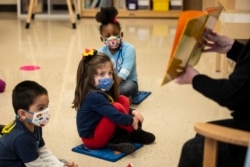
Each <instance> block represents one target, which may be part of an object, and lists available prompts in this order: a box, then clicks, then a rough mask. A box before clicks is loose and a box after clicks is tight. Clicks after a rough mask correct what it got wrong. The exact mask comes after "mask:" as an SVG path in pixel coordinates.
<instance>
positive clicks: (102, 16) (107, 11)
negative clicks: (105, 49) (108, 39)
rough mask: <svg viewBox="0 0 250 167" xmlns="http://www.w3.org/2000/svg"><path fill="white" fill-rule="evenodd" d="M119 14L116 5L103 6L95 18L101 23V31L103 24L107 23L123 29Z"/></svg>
mask: <svg viewBox="0 0 250 167" xmlns="http://www.w3.org/2000/svg"><path fill="white" fill-rule="evenodd" d="M117 15H118V11H117V9H116V8H115V7H113V6H112V7H106V8H104V7H102V8H101V10H100V11H99V12H97V13H96V15H95V19H96V21H97V22H99V23H101V25H100V27H99V31H100V32H102V28H103V26H105V25H107V24H114V25H117V26H118V28H119V29H121V25H120V23H119V22H118V21H117V19H116V16H117Z"/></svg>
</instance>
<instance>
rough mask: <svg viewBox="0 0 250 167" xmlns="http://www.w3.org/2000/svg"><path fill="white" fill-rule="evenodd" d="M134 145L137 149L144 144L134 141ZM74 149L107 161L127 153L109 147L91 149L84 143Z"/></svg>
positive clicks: (73, 149)
mask: <svg viewBox="0 0 250 167" xmlns="http://www.w3.org/2000/svg"><path fill="white" fill-rule="evenodd" d="M134 147H135V150H137V149H139V148H141V147H143V144H139V143H134ZM72 151H73V152H77V153H80V154H85V155H88V156H92V157H95V158H100V159H103V160H106V161H111V162H115V161H117V160H119V159H121V158H123V157H125V156H126V155H127V154H126V153H121V152H118V151H114V150H111V149H110V148H107V147H105V148H102V149H89V148H87V147H86V146H85V145H84V144H81V145H78V146H76V147H73V148H72Z"/></svg>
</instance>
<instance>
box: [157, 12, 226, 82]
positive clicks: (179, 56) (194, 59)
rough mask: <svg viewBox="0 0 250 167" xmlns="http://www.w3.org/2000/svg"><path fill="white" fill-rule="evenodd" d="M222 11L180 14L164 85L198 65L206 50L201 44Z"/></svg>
mask: <svg viewBox="0 0 250 167" xmlns="http://www.w3.org/2000/svg"><path fill="white" fill-rule="evenodd" d="M222 9H223V8H222V7H213V8H208V9H206V10H205V11H195V10H190V11H183V12H182V13H181V14H180V17H179V20H178V24H177V30H176V34H175V38H174V42H173V47H172V52H171V55H170V58H169V62H168V66H167V71H166V73H165V76H164V79H163V81H162V85H164V84H166V83H168V82H170V81H172V80H174V79H175V78H177V77H178V76H180V75H181V74H182V73H183V72H184V71H185V68H186V67H187V65H190V66H194V65H196V64H197V63H198V61H199V59H200V56H201V53H202V51H203V50H204V45H202V43H201V42H202V41H203V38H205V37H206V36H207V34H209V33H210V32H212V29H213V28H214V26H215V24H216V22H217V20H218V17H219V15H220V13H221V11H222Z"/></svg>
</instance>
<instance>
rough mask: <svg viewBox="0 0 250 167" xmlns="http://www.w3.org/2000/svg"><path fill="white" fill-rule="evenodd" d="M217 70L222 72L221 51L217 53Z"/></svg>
mask: <svg viewBox="0 0 250 167" xmlns="http://www.w3.org/2000/svg"><path fill="white" fill-rule="evenodd" d="M215 70H216V72H221V55H220V54H219V53H216V58H215Z"/></svg>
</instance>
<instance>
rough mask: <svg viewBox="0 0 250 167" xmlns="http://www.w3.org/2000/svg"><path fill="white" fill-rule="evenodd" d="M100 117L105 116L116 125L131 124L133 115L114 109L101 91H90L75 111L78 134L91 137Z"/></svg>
mask: <svg viewBox="0 0 250 167" xmlns="http://www.w3.org/2000/svg"><path fill="white" fill-rule="evenodd" d="M102 117H107V118H109V119H110V120H111V121H113V122H114V123H115V124H118V125H132V123H133V117H132V116H131V115H129V114H124V113H122V112H120V111H118V110H116V108H115V107H114V106H113V105H112V104H111V103H110V102H109V101H108V100H107V98H106V96H105V95H104V94H103V93H101V92H90V93H88V94H87V95H86V97H85V98H84V100H83V102H82V103H81V106H80V108H79V109H78V111H77V117H76V123H77V130H78V134H79V136H80V137H85V138H90V137H92V135H93V133H94V130H95V127H96V126H97V124H98V122H99V121H100V120H101V118H102Z"/></svg>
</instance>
